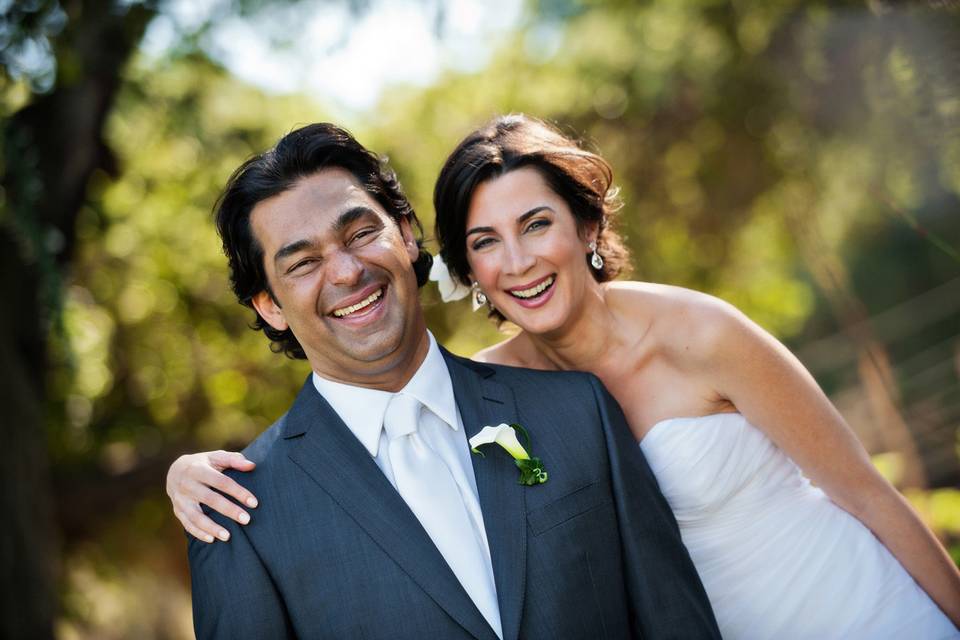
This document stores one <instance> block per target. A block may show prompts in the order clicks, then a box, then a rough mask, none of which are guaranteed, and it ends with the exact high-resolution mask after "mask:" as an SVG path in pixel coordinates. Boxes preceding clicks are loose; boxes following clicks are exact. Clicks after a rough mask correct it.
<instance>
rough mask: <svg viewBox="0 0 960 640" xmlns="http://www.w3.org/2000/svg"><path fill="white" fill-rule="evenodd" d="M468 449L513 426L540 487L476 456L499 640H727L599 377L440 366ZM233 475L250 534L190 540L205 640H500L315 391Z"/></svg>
mask: <svg viewBox="0 0 960 640" xmlns="http://www.w3.org/2000/svg"><path fill="white" fill-rule="evenodd" d="M444 357H445V359H446V362H447V366H448V368H449V370H450V375H451V377H452V379H453V388H454V394H455V396H456V400H457V404H458V406H459V409H460V415H461V417H462V419H463V424H464V427H465V428H466V432H467V435H468V436H470V435H473V434H474V433H476V432H477V431H479V430H480V429H481V427H482V426H484V425H496V424H499V423H501V422H507V423H511V422H518V423H520V424H522V425H523V426H524V427H525V428H526V429H527V431H528V432H529V434H530V438H531V442H532V446H531V448H532V452H531V455H536V456H538V457H540V458H541V459H542V460H543V462H544V466H545V468H546V470H547V472H548V473H549V480H548V482H546V483H545V484H540V485H535V486H532V487H528V486H523V485H520V484H519V483H518V482H517V478H518V473H519V471H518V469H517V468H516V466H515V465H514V463H513V460H512V458H510V457H509V455H507V453H506V452H505V451H502V450H500V449H499V448H493V447H489V448H488V449H489V450H488V451H487V452H486V455H485V456H484V457H480V456H473V469H474V473H475V475H476V480H477V488H478V491H479V494H480V505H481V508H482V510H483V515H484V523H485V527H486V530H487V538H488V540H489V544H490V552H491V556H492V562H493V570H494V577H495V583H496V588H497V598H498V600H499V605H500V615H501V619H502V623H503V634H504V638H505V639H508V640H514V639H516V638H589V639H591V640H593V639H596V638H630V637H644V638H719V637H720V634H719V631H718V629H717V625H716V621H715V620H714V617H713V612H712V611H711V609H710V605H709V603H708V601H707V597H706V594H705V593H704V590H703V586H702V585H701V583H700V580H699V577H698V576H697V573H696V570H695V569H694V567H693V564H692V563H691V561H690V558H689V556H688V554H687V551H686V549H685V548H684V546H683V544H682V543H681V540H680V533H679V529H678V527H677V524H676V521H675V519H674V517H673V514H672V512H671V511H670V508H669V506H668V505H667V503H666V501H665V499H664V498H663V496H662V495H661V493H660V491H659V489H658V487H657V483H656V480H655V478H654V477H653V475H652V473H651V471H650V469H649V467H648V466H647V464H646V461H645V460H644V458H643V455H642V454H641V452H640V448H639V446H638V445H637V443H636V441H635V440H634V438H633V437H632V435H631V433H630V432H629V430H628V428H627V426H626V422H625V420H624V417H623V414H622V412H621V410H620V407H619V406H618V405H617V404H616V402H615V401H614V400H613V398H612V397H611V396H610V395H609V393H608V392H607V391H606V390H605V389H604V388H603V385H602V384H601V383H600V382H599V380H597V379H596V378H595V377H594V376H592V375H590V374H586V373H576V372H543V371H532V370H527V369H517V368H512V367H502V366H491V365H486V364H480V363H475V362H472V361H470V360H465V359H462V358H459V357H456V356H453V355H451V354H449V353H447V352H446V351H444ZM244 453H245V454H246V456H247V457H248V458H250V459H251V460H253V461H254V462H256V463H257V467H256V469H255V470H254V471H252V472H250V473H248V474H234V477H236V478H238V479H239V480H240V481H241V482H243V483H244V484H245V485H246V486H247V487H249V488H250V489H251V490H252V491H253V492H254V494H256V495H257V496H258V498H259V500H260V507H259V508H258V509H257V512H256V514H255V517H254V518H253V519H252V522H251V523H250V524H248V525H246V526H239V525H237V524H236V523H234V522H233V521H231V520H228V519H226V518H222V517H219V516H218V515H217V514H215V518H216V519H217V520H218V522H219V523H220V524H222V525H223V526H224V527H226V528H227V529H228V530H229V531H230V533H231V539H230V542H229V543H226V544H223V543H214V544H207V543H204V542H200V541H198V540H196V539H193V538H191V539H190V543H189V557H190V568H191V574H192V583H193V609H194V626H195V630H196V633H197V636H198V637H199V638H224V639H230V640H235V639H237V638H258V639H259V638H286V637H301V638H350V639H359V638H369V639H379V638H382V639H390V640H397V639H404V638H410V639H422V638H439V639H444V640H446V639H460V638H463V639H467V638H476V639H478V640H496V635H495V634H494V632H493V630H492V629H491V628H490V626H489V625H488V624H487V622H486V621H485V620H484V618H483V616H482V615H481V614H480V612H479V611H478V610H477V608H476V606H474V604H473V602H472V601H471V600H470V598H469V596H467V594H466V592H465V591H464V590H463V588H462V587H461V586H460V583H459V582H458V581H457V579H456V577H455V576H454V574H453V572H452V571H451V570H450V568H449V567H448V566H447V564H446V563H445V562H444V560H443V557H442V556H441V555H440V552H439V551H437V549H436V547H434V546H433V543H432V542H431V540H430V538H429V536H428V535H427V533H426V532H425V531H424V530H423V528H422V527H421V525H420V523H419V521H418V520H417V519H416V517H415V516H414V515H413V513H412V512H411V511H410V509H409V508H408V507H407V505H406V503H405V502H404V501H403V499H402V498H401V497H400V495H399V494H398V493H397V492H396V490H395V489H394V488H393V486H392V485H391V484H390V483H389V481H388V480H387V479H386V477H385V476H384V475H383V473H382V472H381V471H380V469H379V468H378V467H377V465H376V463H375V462H374V460H373V459H372V458H371V456H370V455H369V453H368V452H367V451H366V449H364V448H363V445H361V444H360V442H359V441H358V440H357V439H356V438H355V437H354V436H353V434H352V433H351V432H350V430H349V429H348V428H347V426H346V425H345V424H344V423H343V422H342V420H340V418H339V416H338V415H337V414H336V413H335V412H334V411H333V409H331V408H330V406H329V405H328V404H327V402H326V401H325V400H324V399H323V397H322V396H321V395H320V394H319V393H317V391H316V389H315V388H314V386H313V384H312V382H311V380H310V379H309V377H308V379H307V382H306V383H305V384H304V387H303V389H302V390H301V391H300V394H299V396H298V397H297V399H296V401H295V402H294V404H293V406H292V407H291V409H290V410H289V411H288V412H287V414H286V415H284V416H283V417H282V418H280V420H278V421H277V422H276V423H275V424H274V425H273V426H271V427H270V428H269V429H268V430H267V431H265V432H264V433H263V434H262V435H261V436H260V437H259V438H257V440H256V441H254V442H253V443H252V444H251V445H250V446H249V447H248V448H247V449H246V450H245V451H244Z"/></svg>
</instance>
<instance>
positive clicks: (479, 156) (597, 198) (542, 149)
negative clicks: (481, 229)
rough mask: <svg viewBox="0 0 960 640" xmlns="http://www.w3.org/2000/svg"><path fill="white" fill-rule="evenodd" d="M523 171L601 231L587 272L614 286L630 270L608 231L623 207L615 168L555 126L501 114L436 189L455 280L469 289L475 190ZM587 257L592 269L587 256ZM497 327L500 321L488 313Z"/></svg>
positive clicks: (470, 140)
mask: <svg viewBox="0 0 960 640" xmlns="http://www.w3.org/2000/svg"><path fill="white" fill-rule="evenodd" d="M521 167H533V168H535V169H536V170H537V171H539V172H540V174H541V175H542V176H543V178H544V180H546V182H547V185H548V186H549V187H550V188H551V189H552V190H553V191H554V193H556V194H557V195H558V196H560V197H561V198H563V200H564V202H566V203H567V205H568V206H569V207H570V211H571V212H573V215H574V217H575V218H576V221H577V226H578V227H579V228H580V229H581V230H582V229H583V228H584V227H585V226H586V225H588V224H590V223H596V224H597V225H598V229H599V233H598V235H597V252H598V253H599V254H600V255H601V256H602V257H603V268H602V269H599V270H598V269H593V268H592V267H591V268H590V273H592V274H593V277H594V278H595V279H596V280H597V281H598V282H606V281H608V280H613V279H614V278H616V277H617V276H618V275H620V274H621V273H624V272H627V271H628V270H629V267H630V254H629V252H628V251H627V248H626V246H624V243H623V239H622V238H621V237H620V235H619V234H618V233H617V232H616V231H615V230H614V229H613V228H612V223H613V222H614V219H615V215H616V213H617V211H618V210H619V209H620V207H621V202H620V198H619V196H618V189H617V188H616V187H614V186H613V169H611V168H610V165H609V164H608V163H607V161H606V160H604V159H603V158H601V157H600V156H599V155H597V154H596V153H593V152H591V151H588V150H586V149H584V148H583V147H582V146H581V145H580V144H579V143H578V142H577V141H576V140H574V139H572V138H569V137H567V136H565V135H564V134H563V133H561V132H560V131H559V130H557V129H556V128H555V127H553V126H551V125H549V124H547V123H546V122H544V121H542V120H538V119H537V118H532V117H530V116H527V115H524V114H511V115H505V116H498V117H496V118H494V119H493V120H491V121H490V122H488V123H487V124H485V125H483V126H482V127H480V128H479V129H477V130H475V131H474V132H472V133H470V134H469V135H468V136H467V137H466V138H464V139H463V141H462V142H461V143H460V144H459V145H457V148H456V149H454V150H453V153H451V154H450V157H448V158H447V161H446V163H444V165H443V169H442V170H441V171H440V176H439V177H438V178H437V184H436V186H435V187H434V191H433V205H434V208H435V210H436V214H437V221H436V236H437V240H438V241H439V243H440V255H441V256H442V257H443V261H444V262H446V264H447V267H448V269H449V270H450V274H451V276H452V277H454V278H456V279H458V280H459V281H460V282H462V283H463V284H465V285H469V284H470V280H469V278H468V277H467V274H468V273H470V266H469V264H468V263H467V239H466V226H467V213H468V212H469V210H470V201H471V200H472V199H473V194H474V192H476V190H477V188H478V187H479V186H480V185H481V184H483V183H484V182H486V181H487V180H492V179H493V178H497V177H499V176H502V175H503V174H505V173H508V172H510V171H513V170H514V169H519V168H521ZM584 258H585V260H586V261H587V263H588V264H589V262H590V253H588V252H585V253H584ZM490 317H491V318H494V319H495V320H496V321H497V323H498V324H499V323H501V322H503V320H505V318H504V316H503V315H502V314H501V313H500V312H499V311H497V310H495V309H492V310H491V311H490Z"/></svg>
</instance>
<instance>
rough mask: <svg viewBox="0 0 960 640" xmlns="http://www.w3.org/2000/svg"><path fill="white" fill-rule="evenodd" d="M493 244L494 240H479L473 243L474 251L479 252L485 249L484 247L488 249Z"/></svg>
mask: <svg viewBox="0 0 960 640" xmlns="http://www.w3.org/2000/svg"><path fill="white" fill-rule="evenodd" d="M491 244H493V238H480V239H479V240H477V241H476V242H474V243H473V250H474V251H479V250H480V249H483V248H484V247H488V246H490V245H491Z"/></svg>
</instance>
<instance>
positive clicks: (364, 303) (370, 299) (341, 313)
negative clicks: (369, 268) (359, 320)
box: [333, 288, 383, 318]
mask: <svg viewBox="0 0 960 640" xmlns="http://www.w3.org/2000/svg"><path fill="white" fill-rule="evenodd" d="M382 295H383V288H380V289H377V290H376V291H374V292H373V293H371V294H370V295H369V296H367V297H366V298H364V299H363V300H361V301H360V302H358V303H357V304H352V305H350V306H349V307H344V308H342V309H335V310H334V311H333V315H335V316H337V317H338V318H345V317H347V316H348V315H350V314H351V313H356V312H357V311H360V310H361V309H365V308H367V307H369V306H370V305H371V304H373V303H374V302H376V301H377V300H378V299H379V298H380V296H382Z"/></svg>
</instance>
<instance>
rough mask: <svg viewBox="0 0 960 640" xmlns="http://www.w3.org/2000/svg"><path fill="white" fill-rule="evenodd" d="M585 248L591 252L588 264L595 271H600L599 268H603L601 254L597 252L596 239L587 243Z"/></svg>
mask: <svg viewBox="0 0 960 640" xmlns="http://www.w3.org/2000/svg"><path fill="white" fill-rule="evenodd" d="M587 248H588V249H590V251H592V252H593V255H591V256H590V266H592V267H593V268H594V269H596V270H597V271H600V269H603V256H601V255H600V254H599V253H597V241H596V240H591V241H590V244H588V245H587Z"/></svg>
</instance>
